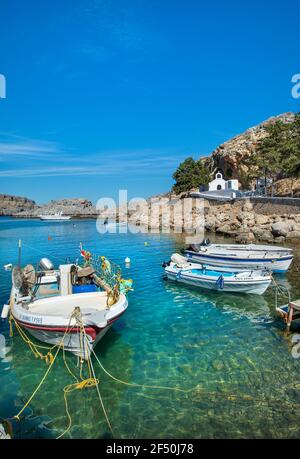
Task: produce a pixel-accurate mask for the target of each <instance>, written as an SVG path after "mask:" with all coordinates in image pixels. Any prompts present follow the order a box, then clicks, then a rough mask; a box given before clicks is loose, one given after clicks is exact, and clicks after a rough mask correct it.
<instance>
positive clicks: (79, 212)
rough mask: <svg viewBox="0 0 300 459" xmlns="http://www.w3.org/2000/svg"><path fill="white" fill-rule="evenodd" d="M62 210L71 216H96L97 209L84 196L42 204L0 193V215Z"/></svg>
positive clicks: (30, 215) (25, 216) (26, 215)
mask: <svg viewBox="0 0 300 459" xmlns="http://www.w3.org/2000/svg"><path fill="white" fill-rule="evenodd" d="M56 212H62V213H63V214H64V215H71V216H73V217H91V218H93V217H96V216H97V210H96V208H95V206H93V204H92V202H91V201H89V200H87V199H85V198H73V199H61V200H57V201H54V200H52V201H50V202H49V203H48V204H45V205H43V206H39V205H37V204H36V203H35V202H34V201H31V200H30V199H27V198H21V197H18V196H9V195H0V215H11V216H14V217H19V218H35V217H38V216H39V215H40V214H54V213H56Z"/></svg>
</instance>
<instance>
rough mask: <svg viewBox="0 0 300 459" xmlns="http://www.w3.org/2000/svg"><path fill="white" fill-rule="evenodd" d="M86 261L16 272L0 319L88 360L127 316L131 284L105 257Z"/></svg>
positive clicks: (16, 269)
mask: <svg viewBox="0 0 300 459" xmlns="http://www.w3.org/2000/svg"><path fill="white" fill-rule="evenodd" d="M81 253H82V254H83V256H84V257H85V262H84V265H83V266H80V265H79V264H78V263H74V264H62V265H60V266H59V268H58V269H54V267H53V265H52V263H51V261H50V260H48V259H47V258H43V259H42V260H41V261H40V264H39V267H40V270H38V271H35V269H34V267H33V266H32V265H27V266H26V267H25V268H24V269H21V267H20V266H15V267H14V268H13V272H12V283H13V285H12V290H11V295H10V301H9V304H8V305H4V308H3V312H2V317H4V316H6V317H7V316H8V314H9V311H10V314H11V315H12V319H13V320H14V321H15V322H16V323H17V324H18V325H19V326H20V327H21V328H22V329H24V330H25V331H27V332H29V333H30V334H31V335H33V336H34V337H35V338H37V339H38V340H40V341H43V342H45V343H48V344H50V345H57V344H61V343H62V342H63V346H64V349H65V350H67V351H70V352H72V353H74V354H75V355H78V356H80V357H81V358H84V359H87V358H88V357H89V356H90V353H91V351H92V349H93V348H94V347H95V346H96V345H97V343H98V342H99V340H100V339H101V338H102V337H103V336H104V334H105V333H106V332H107V330H108V329H109V328H110V326H111V325H112V324H113V323H114V322H115V321H116V320H118V319H119V318H120V317H121V315H122V314H123V313H124V312H125V311H126V309H127V307H128V302H127V299H126V292H127V291H128V290H130V288H131V282H132V281H125V280H124V279H122V278H121V271H120V268H119V267H117V266H116V265H114V264H113V263H112V262H110V261H109V260H107V259H105V258H104V257H94V256H92V255H91V254H90V253H89V252H84V251H82V252H81Z"/></svg>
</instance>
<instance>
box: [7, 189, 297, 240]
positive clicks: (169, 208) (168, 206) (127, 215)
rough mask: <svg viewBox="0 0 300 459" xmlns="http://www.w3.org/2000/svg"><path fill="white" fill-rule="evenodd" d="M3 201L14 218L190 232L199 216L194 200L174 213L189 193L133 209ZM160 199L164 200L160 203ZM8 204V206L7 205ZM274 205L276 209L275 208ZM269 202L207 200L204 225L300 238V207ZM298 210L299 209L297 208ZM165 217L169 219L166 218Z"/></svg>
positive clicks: (242, 236)
mask: <svg viewBox="0 0 300 459" xmlns="http://www.w3.org/2000/svg"><path fill="white" fill-rule="evenodd" d="M2 196H4V198H2V203H1V207H0V215H2V216H3V215H7V216H12V217H14V218H22V219H24V218H38V216H39V215H40V214H53V213H56V212H63V214H64V215H70V216H71V217H72V218H76V219H97V218H98V217H100V218H109V219H116V221H119V222H124V221H128V223H132V224H135V225H139V226H143V227H145V228H150V227H151V229H157V230H164V228H166V227H167V226H168V227H170V229H171V230H176V228H177V226H178V225H179V226H182V227H183V228H186V227H188V228H189V232H191V228H192V227H193V224H194V226H195V222H196V218H197V217H199V208H198V207H197V205H196V201H195V200H193V203H194V204H193V206H192V209H191V212H190V213H189V214H188V215H185V218H184V217H183V216H182V215H178V214H177V215H175V213H176V212H175V211H174V209H175V208H176V203H177V204H178V203H180V201H181V200H182V199H183V198H184V197H186V195H182V196H179V197H178V196H175V195H171V194H168V195H165V196H158V197H156V198H151V199H149V200H147V201H143V202H141V204H138V205H136V206H135V207H134V208H132V207H130V206H129V208H127V206H126V207H124V208H119V209H117V210H116V211H114V210H112V209H106V210H103V211H101V212H100V211H98V210H97V209H96V207H95V206H94V205H93V204H92V202H91V201H89V200H87V199H84V198H74V199H63V200H59V201H50V203H48V204H46V205H45V206H38V205H37V204H36V203H35V202H34V201H32V200H29V199H27V198H19V197H12V196H8V195H1V196H0V200H1V197H2ZM161 198H163V199H165V203H163V204H161V202H162V201H161ZM4 204H5V205H4ZM273 208H274V210H273V212H272V209H273ZM279 208H280V206H278V205H276V204H274V205H272V204H268V207H267V208H266V206H260V205H255V204H253V203H251V202H250V199H243V200H236V201H234V202H230V203H228V202H227V203H226V202H216V201H207V200H205V201H204V228H205V230H206V231H207V232H212V233H216V234H220V235H224V236H229V237H231V238H235V240H236V242H253V241H264V242H268V243H282V242H284V241H286V240H292V239H297V238H300V207H299V211H297V213H295V208H292V209H293V210H294V213H291V212H289V211H288V206H282V209H283V211H282V212H280V210H278V209H279ZM296 210H297V209H296ZM166 216H169V218H167V219H166Z"/></svg>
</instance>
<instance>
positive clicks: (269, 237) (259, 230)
mask: <svg viewBox="0 0 300 459" xmlns="http://www.w3.org/2000/svg"><path fill="white" fill-rule="evenodd" d="M252 231H253V234H254V236H255V237H256V238H257V239H260V240H261V241H266V242H271V241H273V234H272V233H271V231H269V230H268V229H266V228H263V227H259V226H255V227H254V228H252Z"/></svg>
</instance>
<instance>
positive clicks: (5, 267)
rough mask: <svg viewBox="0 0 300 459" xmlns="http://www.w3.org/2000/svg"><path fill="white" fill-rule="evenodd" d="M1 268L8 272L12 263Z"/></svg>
mask: <svg viewBox="0 0 300 459" xmlns="http://www.w3.org/2000/svg"><path fill="white" fill-rule="evenodd" d="M3 268H4V269H5V271H10V270H11V268H12V263H8V264H7V265H4V266H3Z"/></svg>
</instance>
